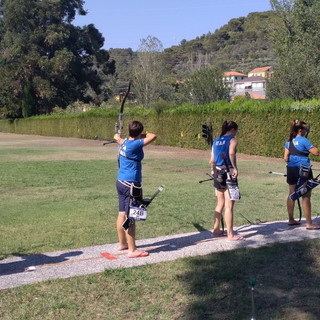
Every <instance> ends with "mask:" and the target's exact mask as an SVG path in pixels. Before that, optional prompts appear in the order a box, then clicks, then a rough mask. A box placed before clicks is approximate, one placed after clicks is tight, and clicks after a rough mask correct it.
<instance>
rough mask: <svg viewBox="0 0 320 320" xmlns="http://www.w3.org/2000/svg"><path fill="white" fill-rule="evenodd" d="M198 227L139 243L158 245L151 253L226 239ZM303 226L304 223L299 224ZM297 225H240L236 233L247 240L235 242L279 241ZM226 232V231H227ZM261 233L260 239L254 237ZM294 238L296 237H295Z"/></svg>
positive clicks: (265, 223)
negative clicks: (178, 234) (152, 241)
mask: <svg viewBox="0 0 320 320" xmlns="http://www.w3.org/2000/svg"><path fill="white" fill-rule="evenodd" d="M193 225H194V227H195V228H196V229H197V231H199V232H197V233H193V234H187V235H184V236H181V235H180V236H179V237H168V238H166V239H164V240H161V241H155V242H154V243H149V244H144V245H139V247H140V248H143V247H150V246H151V247H152V246H158V247H157V248H154V249H151V250H149V253H152V252H153V253H155V252H170V251H176V250H179V249H181V248H184V247H188V246H193V245H196V244H197V243H200V242H211V241H217V240H219V241H226V240H227V238H226V236H225V235H224V236H213V235H212V232H211V231H210V230H207V229H205V228H203V227H202V226H201V225H199V224H195V223H194V224H193ZM297 227H302V225H300V226H297ZM294 228H296V227H289V226H288V224H287V223H286V222H283V221H273V222H258V223H252V224H247V225H244V226H240V227H236V226H235V227H234V231H235V234H239V235H240V236H241V235H243V238H244V240H246V241H235V243H238V244H241V245H242V246H250V245H251V246H252V245H257V244H259V243H261V242H277V241H282V236H281V233H282V232H285V231H287V230H293V229H294ZM225 232H226V231H225ZM256 235H260V236H261V237H262V239H261V238H259V239H254V238H253V237H254V236H256ZM293 238H294V237H293ZM296 240H297V241H298V240H300V236H299V235H297V239H296Z"/></svg>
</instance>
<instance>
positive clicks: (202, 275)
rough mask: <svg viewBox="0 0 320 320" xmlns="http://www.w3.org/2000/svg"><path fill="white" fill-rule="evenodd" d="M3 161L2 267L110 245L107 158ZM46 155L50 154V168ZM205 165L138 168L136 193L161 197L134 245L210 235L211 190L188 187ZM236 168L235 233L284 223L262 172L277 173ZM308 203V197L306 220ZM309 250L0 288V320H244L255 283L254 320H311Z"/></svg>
mask: <svg viewBox="0 0 320 320" xmlns="http://www.w3.org/2000/svg"><path fill="white" fill-rule="evenodd" d="M12 151H13V153H15V157H12V153H11V152H10V148H2V149H1V151H0V155H1V157H0V166H1V180H0V192H1V193H0V194H1V211H0V220H1V224H0V243H1V252H0V253H1V257H2V258H4V257H9V256H12V255H23V254H31V253H43V252H47V251H54V250H59V249H66V248H70V249H72V248H78V247H82V246H89V245H95V244H102V243H113V242H116V234H115V227H114V223H115V218H116V214H117V200H116V192H115V188H114V180H115V174H116V166H117V164H116V161H115V160H82V161H71V160H70V161H66V160H64V161H60V160H59V161H57V160H55V161H50V160H48V161H37V160H30V157H28V155H30V154H31V153H33V152H34V151H35V150H33V149H32V148H23V149H20V150H18V149H14V148H12ZM35 152H40V151H39V150H38V151H35ZM42 152H45V149H43V150H42ZM57 152H59V151H58V150H57V149H50V150H49V151H48V156H49V158H50V154H52V153H57ZM16 155H19V160H18V159H17V157H16ZM207 162H208V159H207V158H206V159H194V160H190V159H179V161H177V160H174V159H167V160H163V159H161V160H159V159H155V158H147V159H146V160H145V161H144V193H145V195H146V196H147V195H151V194H152V193H153V192H154V191H155V189H156V187H157V186H158V185H159V184H164V185H165V186H166V189H165V191H163V193H161V194H160V195H159V197H158V198H156V200H155V201H154V202H153V203H152V205H151V206H150V209H149V216H148V220H147V221H146V222H141V223H139V225H138V230H137V231H138V232H137V233H138V238H146V237H155V236H159V235H167V234H175V233H182V232H189V231H196V230H197V229H199V228H203V229H211V228H212V210H213V208H214V204H215V198H214V193H213V189H212V186H211V182H206V183H203V184H199V183H198V181H199V180H202V179H206V176H205V172H207V169H208V164H207ZM239 167H240V174H241V176H240V188H241V192H242V200H241V201H240V202H239V203H237V204H236V209H235V225H242V224H246V223H247V220H249V221H251V222H259V221H271V220H283V219H286V217H287V216H286V209H285V198H286V194H287V187H286V184H285V182H284V178H283V177H280V176H274V175H269V174H267V172H268V171H270V170H273V171H283V170H284V167H283V165H282V164H281V163H278V162H273V161H270V162H264V161H259V159H257V160H256V161H252V160H250V161H249V160H243V161H239ZM317 198H318V196H317V191H315V192H314V197H313V212H314V214H317V212H319V204H318V202H319V201H317ZM246 219H247V220H246ZM319 249H320V241H318V240H312V241H304V242H299V243H290V244H273V245H268V246H266V247H263V248H259V249H239V250H235V251H232V252H222V253H218V254H212V255H208V256H205V257H202V256H201V257H193V258H186V259H179V260H177V261H172V262H167V263H161V264H157V265H147V266H143V267H138V268H131V269H117V270H106V271H105V272H104V273H103V274H96V275H89V276H82V277H74V278H71V279H64V280H55V281H46V282H43V283H38V284H34V285H26V286H22V287H19V288H15V289H7V290H2V291H0V318H1V319H5V320H9V319H10V320H11V319H19V320H20V319H58V320H60V319H61V320H62V319H63V320H66V319H70V320H71V319H76V318H78V319H110V320H113V319H127V318H130V319H141V320H144V319H166V320H167V319H188V320H189V319H190V320H191V319H192V320H193V319H217V320H223V319H228V320H233V319H237V320H238V319H249V318H250V315H251V300H250V299H251V292H250V287H249V280H250V278H252V277H254V278H256V279H257V285H256V289H257V292H256V293H255V304H256V309H257V310H256V314H257V315H256V318H257V319H303V320H307V319H318V315H319V311H320V310H319V307H318V300H319V295H320V292H319V289H318V288H319V284H320V280H319V276H318V274H319V268H320V260H319V258H318V252H319ZM0 279H1V277H0Z"/></svg>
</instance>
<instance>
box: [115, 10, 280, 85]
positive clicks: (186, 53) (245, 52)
mask: <svg viewBox="0 0 320 320" xmlns="http://www.w3.org/2000/svg"><path fill="white" fill-rule="evenodd" d="M278 23H279V22H278V18H277V16H276V13H275V12H274V11H266V12H253V13H250V14H249V15H248V16H247V17H239V18H235V19H232V20H230V21H229V22H228V23H227V24H226V25H224V26H222V27H221V28H220V29H217V30H215V31H214V32H212V33H207V34H204V35H202V36H199V37H197V38H196V39H194V40H190V41H186V40H182V41H181V43H180V45H178V46H173V47H170V48H167V49H165V50H164V52H163V55H164V56H165V61H166V64H167V66H168V67H169V72H170V74H171V75H172V76H175V77H176V78H183V77H184V75H186V74H188V73H190V72H192V71H195V70H197V69H199V67H200V66H203V65H213V66H216V67H218V68H219V69H222V70H236V71H239V72H243V73H247V72H248V71H250V70H252V69H253V68H255V67H261V66H266V65H273V66H274V65H275V63H276V62H275V54H274V48H273V44H272V39H271V34H272V31H273V30H274V29H275V28H276V26H277V24H278ZM160 40H161V39H160ZM110 57H111V59H114V60H115V62H116V73H117V78H118V79H120V82H121V79H128V76H129V74H130V70H131V66H132V63H133V61H134V60H135V58H136V53H135V52H133V51H132V50H131V49H111V50H110Z"/></svg>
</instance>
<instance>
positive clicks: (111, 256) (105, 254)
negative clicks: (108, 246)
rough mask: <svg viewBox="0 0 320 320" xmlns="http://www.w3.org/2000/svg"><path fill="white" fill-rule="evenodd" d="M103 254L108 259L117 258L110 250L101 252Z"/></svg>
mask: <svg viewBox="0 0 320 320" xmlns="http://www.w3.org/2000/svg"><path fill="white" fill-rule="evenodd" d="M101 255H102V256H103V257H104V258H106V259H108V260H115V259H117V257H115V256H113V255H112V254H110V253H108V252H101Z"/></svg>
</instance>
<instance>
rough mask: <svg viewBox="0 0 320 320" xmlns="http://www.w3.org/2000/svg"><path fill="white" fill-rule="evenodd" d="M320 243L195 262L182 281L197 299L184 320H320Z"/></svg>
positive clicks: (220, 255)
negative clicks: (253, 319)
mask: <svg viewBox="0 0 320 320" xmlns="http://www.w3.org/2000/svg"><path fill="white" fill-rule="evenodd" d="M319 250H320V240H318V239H316V240H307V241H303V242H292V243H287V244H280V243H276V244H271V245H267V246H264V247H261V248H258V249H248V248H241V249H238V250H235V251H228V252H222V253H217V254H211V255H208V256H205V257H196V258H191V259H190V261H189V268H188V270H186V272H185V274H184V275H182V276H181V277H179V280H180V281H182V282H183V283H184V284H185V286H186V287H187V290H188V291H189V292H190V296H191V297H192V299H191V301H192V302H191V303H190V304H189V305H188V307H187V310H186V311H185V315H184V317H183V319H187V320H198V319H199V320H200V319H216V320H226V319H228V320H239V319H251V316H252V305H251V303H252V299H251V286H250V279H252V278H255V279H256V280H257V283H256V285H255V290H256V291H255V293H254V304H255V309H256V310H255V313H256V316H255V319H259V320H267V319H268V320H270V319H283V320H284V319H290V320H294V319H299V320H303V319H305V320H307V319H308V320H313V319H314V320H316V319H319V314H320V306H319V297H320V289H319V285H320V278H319V269H320V258H319Z"/></svg>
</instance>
